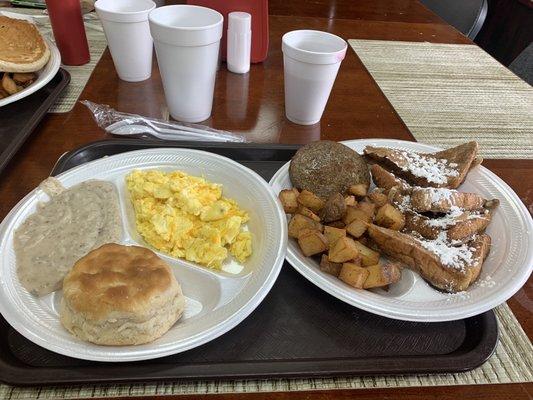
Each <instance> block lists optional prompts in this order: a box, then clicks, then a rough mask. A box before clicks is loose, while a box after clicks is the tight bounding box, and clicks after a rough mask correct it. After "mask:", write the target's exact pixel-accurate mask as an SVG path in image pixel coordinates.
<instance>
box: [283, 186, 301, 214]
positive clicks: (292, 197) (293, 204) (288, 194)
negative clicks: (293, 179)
mask: <svg viewBox="0 0 533 400" xmlns="http://www.w3.org/2000/svg"><path fill="white" fill-rule="evenodd" d="M299 194H300V192H298V189H295V188H293V189H284V190H282V191H281V192H279V195H278V197H279V200H280V201H281V204H282V205H283V210H285V212H286V213H287V214H294V213H295V212H296V211H297V210H298V206H299V204H298V195H299Z"/></svg>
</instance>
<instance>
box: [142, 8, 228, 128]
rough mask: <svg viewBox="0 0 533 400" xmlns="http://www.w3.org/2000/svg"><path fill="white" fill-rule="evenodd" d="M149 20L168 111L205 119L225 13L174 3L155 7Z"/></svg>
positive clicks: (178, 116) (188, 118) (189, 119)
mask: <svg viewBox="0 0 533 400" xmlns="http://www.w3.org/2000/svg"><path fill="white" fill-rule="evenodd" d="M149 21H150V31H151V33H152V37H153V39H154V44H155V51H156V55H157V63H158V64H159V71H160V72H161V79H162V80H163V90H164V91H165V98H166V101H167V106H168V109H169V112H170V115H171V116H172V118H174V119H176V120H179V121H184V122H200V121H204V120H206V119H208V118H209V117H210V115H211V108H212V106H213V92H214V88H215V78H216V72H217V67H218V51H219V47H220V39H221V38H222V22H223V21H224V17H223V16H222V14H220V13H219V12H217V11H215V10H212V9H210V8H206V7H199V6H190V5H173V6H165V7H160V8H156V9H155V10H153V11H152V12H151V13H150V15H149Z"/></svg>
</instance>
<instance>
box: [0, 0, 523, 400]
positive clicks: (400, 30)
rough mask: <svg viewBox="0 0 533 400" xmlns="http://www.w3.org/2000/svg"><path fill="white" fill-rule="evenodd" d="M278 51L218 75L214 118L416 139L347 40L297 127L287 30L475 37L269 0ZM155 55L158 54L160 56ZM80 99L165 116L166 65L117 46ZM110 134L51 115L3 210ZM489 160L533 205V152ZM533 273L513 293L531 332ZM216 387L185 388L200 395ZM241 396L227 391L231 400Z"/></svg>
mask: <svg viewBox="0 0 533 400" xmlns="http://www.w3.org/2000/svg"><path fill="white" fill-rule="evenodd" d="M270 14H271V16H270V51H269V55H268V58H267V60H266V61H265V62H264V63H262V64H257V65H253V66H252V69H251V71H250V73H249V75H247V76H239V75H234V74H231V73H228V72H227V71H226V69H225V67H224V66H222V67H221V69H220V71H219V72H218V76H217V84H216V90H215V101H214V107H213V114H212V117H211V119H210V120H208V121H207V122H206V124H207V125H210V126H213V127H215V128H220V129H226V130H233V131H236V132H243V133H245V134H246V135H247V136H248V137H249V138H250V139H252V140H253V141H257V142H280V143H307V142H310V141H312V140H316V139H319V138H322V139H330V140H344V139H356V138H376V137H380V138H397V139H403V140H414V138H413V136H412V135H411V134H410V132H409V131H408V130H407V128H406V127H405V125H404V124H403V122H402V121H401V120H400V118H399V117H398V115H397V114H396V112H395V111H394V109H393V108H392V107H391V105H390V104H389V102H388V101H387V99H386V98H385V96H384V95H383V94H382V93H381V91H380V90H379V88H378V86H377V85H376V83H375V82H374V81H373V80H372V78H371V77H370V75H369V74H368V72H367V71H366V70H365V68H364V67H363V65H362V64H361V62H360V61H359V59H358V58H357V56H356V55H355V53H354V52H353V51H352V50H351V49H348V52H347V56H346V59H345V60H344V62H343V64H342V66H341V69H340V71H339V74H338V77H337V81H336V83H335V86H334V88H333V92H332V93H331V96H330V100H329V103H328V105H327V107H326V111H325V113H324V116H323V118H322V121H321V123H320V124H317V125H316V126H311V127H304V126H298V125H295V124H292V123H290V122H288V121H287V120H286V119H285V117H284V101H283V65H282V53H281V36H282V34H283V33H285V32H288V31H290V30H293V29H304V28H305V29H319V30H325V31H329V32H332V33H334V34H337V35H339V36H341V37H343V38H345V39H382V40H406V41H429V42H435V43H465V44H469V43H471V41H470V40H469V39H467V38H466V37H465V36H463V35H462V34H461V33H459V32H458V31H456V30H455V29H454V28H452V27H451V26H450V25H448V24H446V23H445V22H444V21H442V20H441V19H440V18H439V17H437V16H436V15H435V14H433V13H432V12H431V11H429V10H428V9H426V8H425V7H424V6H423V5H421V4H420V3H418V2H417V1H414V0H387V1H385V0H381V1H379V0H356V1H355V0H313V1H305V0H270ZM154 58H155V57H154ZM80 98H81V99H88V100H91V101H94V102H96V103H103V104H109V105H111V106H112V107H114V108H116V109H118V110H120V111H124V112H131V113H138V114H142V115H149V116H154V117H160V116H161V115H162V109H163V104H164V101H163V88H162V85H161V79H160V77H159V72H158V70H157V66H156V65H155V64H154V71H153V74H152V78H151V79H149V80H148V81H145V82H140V83H127V82H122V81H119V80H118V78H117V75H116V72H115V69H114V67H113V63H112V60H111V57H110V55H109V52H108V51H106V53H105V54H104V56H103V57H102V60H101V61H100V63H99V64H98V66H97V67H96V69H95V71H94V73H93V75H92V77H91V79H90V81H89V83H88V85H87V87H86V88H85V90H84V92H83V93H82V95H81V97H80ZM105 138H109V135H107V134H106V133H105V132H104V131H102V130H101V129H99V128H98V127H97V126H96V124H95V123H94V121H93V120H92V118H91V115H90V113H89V112H88V110H87V109H86V108H85V107H84V106H82V105H80V104H77V105H76V106H75V107H74V109H73V111H72V112H70V113H66V114H57V115H49V116H47V117H46V118H45V119H44V120H43V121H42V122H41V124H40V125H39V126H38V127H37V128H36V130H35V132H34V134H33V136H32V137H31V138H30V139H29V140H28V141H27V142H26V144H25V145H24V146H23V148H22V149H21V150H20V152H19V153H18V155H17V156H16V157H15V158H14V159H13V160H12V161H11V163H10V164H9V166H8V167H7V168H6V170H5V171H4V172H3V174H2V176H1V179H0V198H1V199H2V201H1V202H0V218H3V217H4V216H5V215H6V214H7V213H8V211H9V210H10V209H11V208H12V207H13V206H14V205H15V204H16V203H17V202H18V201H19V200H20V199H21V198H22V197H23V196H24V195H25V194H26V193H28V192H29V191H30V190H31V189H33V188H34V187H35V186H37V185H38V184H39V182H40V181H42V180H43V179H44V178H46V177H47V176H48V174H49V173H50V171H51V169H52V167H53V165H54V163H55V162H56V160H57V159H58V157H59V156H60V155H61V154H63V153H64V152H66V151H69V150H72V149H74V148H76V147H79V146H81V145H83V144H86V143H89V142H92V141H95V140H99V139H105ZM483 165H484V166H486V167H487V168H489V169H491V170H492V171H493V172H495V173H496V174H498V175H499V176H500V177H501V178H503V179H504V180H505V181H506V182H507V183H508V184H509V185H511V187H512V188H513V189H514V190H515V191H516V192H517V193H518V195H519V196H520V197H521V199H522V200H523V201H524V202H525V204H526V205H527V206H528V208H529V210H530V211H533V188H532V187H531V185H528V183H529V182H531V179H530V176H531V174H533V160H512V161H511V160H485V162H484V164H483ZM532 282H533V280H531V279H530V280H529V281H528V283H527V284H526V285H525V286H524V287H523V288H522V289H521V290H520V291H519V292H518V293H517V294H516V295H515V296H514V297H513V298H512V299H510V300H509V305H510V306H511V308H512V310H513V312H514V313H515V315H516V316H517V318H518V320H519V321H520V323H521V324H522V327H523V328H524V329H525V331H526V332H527V334H528V336H529V337H530V339H531V336H532V335H533V319H532V318H530V317H531V311H532V310H533V302H532V300H531V298H532V297H533V284H532ZM352 396H358V398H360V399H370V398H382V397H387V398H389V397H390V398H396V399H433V398H435V399H436V398H439V399H456V398H463V399H467V398H468V399H470V398H472V399H473V398H476V399H477V398H497V399H504V398H505V399H516V400H518V399H530V398H532V397H533V384H531V383H528V384H507V385H477V386H453V387H435V388H431V387H425V388H408V389H405V388H403V389H369V390H355V391H328V392H291V393H277V394H247V395H239V396H235V397H238V398H242V399H243V400H244V399H267V398H268V399H323V398H329V397H335V398H339V399H344V398H351V397H352ZM202 397H205V398H207V396H186V397H185V398H186V399H193V398H194V399H197V398H202ZM233 397H234V395H225V396H220V398H223V399H230V398H233Z"/></svg>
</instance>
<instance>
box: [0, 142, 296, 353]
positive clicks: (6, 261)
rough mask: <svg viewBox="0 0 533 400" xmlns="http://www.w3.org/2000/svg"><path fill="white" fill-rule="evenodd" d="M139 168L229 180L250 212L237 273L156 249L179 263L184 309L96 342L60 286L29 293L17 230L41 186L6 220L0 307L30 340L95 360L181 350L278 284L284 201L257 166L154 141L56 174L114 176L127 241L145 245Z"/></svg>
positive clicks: (74, 178)
mask: <svg viewBox="0 0 533 400" xmlns="http://www.w3.org/2000/svg"><path fill="white" fill-rule="evenodd" d="M133 169H159V170H166V171H169V170H181V171H184V172H186V173H189V174H191V175H196V176H204V177H205V178H206V179H208V180H210V181H212V182H216V183H220V184H222V185H223V194H224V196H226V197H231V198H233V199H235V200H236V201H237V202H238V203H239V206H240V207H241V208H243V209H245V210H247V211H248V212H249V214H250V221H249V222H248V224H247V225H248V229H249V230H250V231H251V232H252V235H253V254H252V256H251V257H250V258H249V259H248V260H247V261H246V262H245V263H244V264H243V267H244V268H243V270H242V271H241V272H240V273H239V274H235V275H232V274H230V273H227V272H223V271H222V272H221V271H214V270H208V269H206V268H203V267H201V266H198V265H195V264H194V263H190V262H186V261H183V260H179V259H175V258H172V257H169V256H167V255H165V254H162V253H158V255H159V256H160V257H162V258H163V259H164V260H165V261H166V262H168V263H169V264H170V265H171V266H172V267H173V270H174V273H175V276H176V278H177V279H178V281H179V282H180V284H181V286H182V289H183V292H184V294H185V296H186V298H187V306H186V310H185V313H184V316H183V317H182V318H181V319H180V320H179V321H178V322H177V323H176V324H175V325H174V326H173V327H172V328H171V329H170V330H169V331H168V332H167V333H166V334H165V335H163V336H162V337H161V338H160V339H157V340H156V341H154V342H151V343H147V344H143V345H139V346H98V345H94V344H91V343H86V342H83V341H81V340H78V339H76V338H75V337H74V336H72V335H71V334H70V333H68V332H67V331H66V330H65V329H64V328H63V327H62V326H61V324H60V322H59V318H58V309H59V308H58V305H59V302H60V300H61V291H58V292H55V293H52V294H50V295H48V296H45V297H43V298H37V297H35V296H33V295H31V294H30V293H28V292H27V291H26V290H25V289H24V288H23V287H22V286H21V285H20V283H19V281H18V278H17V273H16V260H15V252H14V250H13V233H14V231H15V229H16V228H17V227H18V226H19V225H20V224H21V223H22V222H23V221H24V220H25V219H26V217H27V216H28V215H30V214H31V213H33V212H34V211H35V208H36V205H37V203H38V202H39V201H46V200H48V198H47V196H46V194H44V193H43V192H42V191H41V190H39V189H36V190H34V191H32V192H31V193H29V194H28V195H27V196H26V197H25V198H24V199H22V200H21V201H20V202H19V203H18V204H17V205H16V206H15V207H14V208H13V210H11V212H10V213H9V214H8V216H7V217H6V218H5V219H4V221H3V222H2V224H1V225H0V285H1V290H0V312H1V313H2V315H3V316H4V318H5V319H6V320H7V321H8V322H9V323H10V324H11V325H12V326H13V327H14V328H15V329H16V330H17V331H18V332H19V333H21V334H22V335H23V336H25V337H26V338H28V339H29V340H31V341H33V342H35V343H37V344H38V345H40V346H42V347H45V348H46V349H48V350H51V351H55V352H57V353H60V354H64V355H67V356H70V357H76V358H82V359H87V360H97V361H135V360H145V359H151V358H157V357H163V356H166V355H170V354H175V353H179V352H182V351H185V350H188V349H192V348H194V347H197V346H199V345H201V344H204V343H207V342H209V341H211V340H213V339H215V338H216V337H218V336H220V335H222V334H223V333H225V332H227V331H228V330H230V329H231V328H233V327H234V326H236V325H237V324H238V323H239V322H241V321H242V320H243V319H244V318H246V317H247V316H248V315H249V314H250V313H251V312H252V311H253V310H254V309H255V308H256V307H257V306H258V305H259V303H260V302H261V301H262V300H263V298H264V297H265V296H266V294H267V293H268V292H269V290H270V289H271V287H272V285H273V284H274V282H275V280H276V278H277V276H278V274H279V271H280V269H281V266H282V264H283V260H284V256H285V251H286V246H287V229H286V224H287V222H286V219H285V214H284V212H283V209H282V207H281V205H280V204H279V202H278V201H277V198H276V195H275V193H274V192H273V191H272V189H271V188H270V186H269V185H268V184H267V183H266V182H265V181H264V180H263V179H262V178H261V177H260V176H259V175H257V174H256V173H255V172H253V171H252V170H250V169H248V168H246V167H244V166H242V165H241V164H239V163H237V162H235V161H232V160H230V159H228V158H225V157H222V156H219V155H215V154H213V153H208V152H204V151H198V150H190V149H150V150H139V151H132V152H128V153H122V154H118V155H115V156H111V157H105V158H102V159H100V160H96V161H92V162H89V163H87V164H83V165H80V166H78V167H75V168H73V169H71V170H68V171H66V172H64V173H62V174H60V175H58V176H57V179H59V180H60V181H61V183H62V184H63V185H64V186H65V187H71V186H73V185H76V184H78V183H80V182H83V181H85V180H89V179H101V180H105V181H109V182H112V183H114V184H115V186H116V188H117V190H118V194H119V201H120V210H121V214H122V221H123V231H124V234H123V237H122V243H124V244H137V245H140V246H147V245H146V244H145V243H144V242H143V241H142V239H141V238H140V237H139V235H138V234H137V233H136V231H135V228H134V221H132V218H133V211H132V209H131V204H130V200H129V198H128V193H127V189H126V186H125V179H124V178H125V176H126V175H127V174H128V173H129V172H130V171H131V170H133Z"/></svg>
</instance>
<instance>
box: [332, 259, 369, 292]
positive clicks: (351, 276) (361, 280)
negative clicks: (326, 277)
mask: <svg viewBox="0 0 533 400" xmlns="http://www.w3.org/2000/svg"><path fill="white" fill-rule="evenodd" d="M369 273H370V272H369V271H367V269H366V268H362V267H360V266H357V265H355V264H352V263H349V262H347V263H344V264H342V268H341V271H340V273H339V279H340V280H341V281H343V282H344V283H347V284H348V285H350V286H353V287H354V288H357V289H362V288H363V285H364V284H365V282H366V280H367V279H368V275H369Z"/></svg>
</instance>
